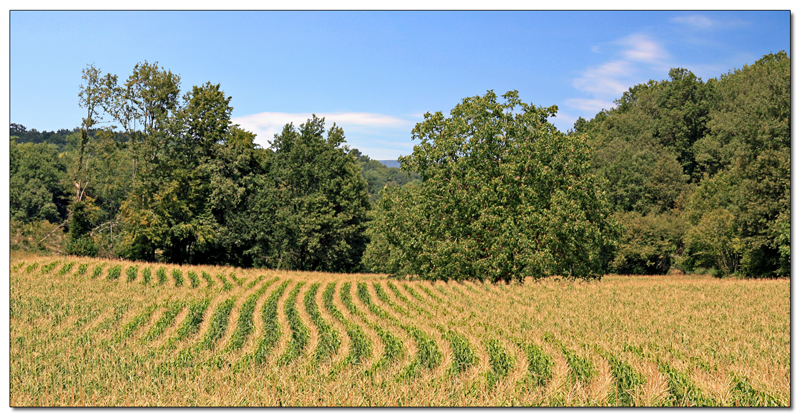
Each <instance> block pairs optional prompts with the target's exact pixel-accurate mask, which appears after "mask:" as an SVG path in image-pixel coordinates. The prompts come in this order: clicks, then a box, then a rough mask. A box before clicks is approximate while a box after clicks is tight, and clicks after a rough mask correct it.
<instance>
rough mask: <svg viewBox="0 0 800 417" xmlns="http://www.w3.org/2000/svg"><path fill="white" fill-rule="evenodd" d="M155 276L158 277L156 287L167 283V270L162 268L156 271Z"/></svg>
mask: <svg viewBox="0 0 800 417" xmlns="http://www.w3.org/2000/svg"><path fill="white" fill-rule="evenodd" d="M156 276H157V277H158V285H164V284H165V283H166V282H167V270H166V269H164V267H163V266H161V267H159V268H158V269H157V270H156Z"/></svg>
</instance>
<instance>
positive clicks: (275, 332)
mask: <svg viewBox="0 0 800 417" xmlns="http://www.w3.org/2000/svg"><path fill="white" fill-rule="evenodd" d="M288 285H289V281H284V282H282V283H281V285H280V286H278V288H276V289H275V290H274V291H273V292H272V293H271V294H270V295H269V298H267V301H266V302H265V303H264V306H263V307H262V308H261V319H262V320H263V321H264V337H263V338H261V340H259V341H258V346H256V351H255V353H254V354H253V355H254V358H255V360H254V362H255V363H256V365H259V364H262V363H264V361H265V360H266V359H267V354H268V353H269V352H270V351H271V350H272V348H273V347H274V346H275V344H276V343H278V339H280V337H281V327H280V325H279V324H278V300H280V298H281V296H282V295H283V292H284V291H285V290H286V287H287V286H288Z"/></svg>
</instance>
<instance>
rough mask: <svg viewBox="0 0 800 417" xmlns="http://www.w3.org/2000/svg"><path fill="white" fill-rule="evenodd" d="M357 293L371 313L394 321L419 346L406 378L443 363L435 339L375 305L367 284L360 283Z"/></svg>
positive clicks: (406, 371)
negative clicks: (421, 369)
mask: <svg viewBox="0 0 800 417" xmlns="http://www.w3.org/2000/svg"><path fill="white" fill-rule="evenodd" d="M357 293H358V297H359V298H360V299H361V302H362V303H364V305H366V306H367V308H369V309H370V311H372V312H373V313H375V315H377V316H378V317H381V318H384V319H386V320H389V321H392V322H393V323H394V324H395V325H397V326H398V327H400V328H402V329H403V330H405V331H406V332H407V333H408V334H409V335H410V336H411V337H412V338H413V339H414V342H415V343H416V344H417V357H416V359H415V361H414V362H412V363H411V364H409V366H408V367H407V368H406V370H405V371H404V373H403V374H404V376H412V375H416V373H417V371H418V370H419V369H420V368H426V369H433V368H435V367H436V366H438V365H439V363H440V362H441V361H442V352H441V351H440V350H439V348H438V347H437V346H436V342H435V341H434V340H433V338H431V337H430V336H428V335H427V334H425V332H423V331H421V330H419V329H417V328H416V327H414V326H409V325H406V324H403V323H402V322H400V321H399V320H397V318H395V317H393V316H391V315H389V314H388V313H386V312H385V311H383V310H382V309H381V308H380V307H378V306H377V305H375V304H374V303H373V302H372V300H371V298H370V296H369V292H368V290H367V284H365V283H363V282H359V283H358V291H357Z"/></svg>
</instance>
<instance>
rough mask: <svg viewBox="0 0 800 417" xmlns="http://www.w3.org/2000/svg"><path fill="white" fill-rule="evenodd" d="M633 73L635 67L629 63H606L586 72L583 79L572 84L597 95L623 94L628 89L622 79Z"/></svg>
mask: <svg viewBox="0 0 800 417" xmlns="http://www.w3.org/2000/svg"><path fill="white" fill-rule="evenodd" d="M632 71H633V67H632V65H631V64H630V63H629V62H626V61H612V62H606V63H604V64H602V65H598V66H596V67H592V68H589V69H587V70H586V71H584V73H583V75H582V76H581V77H579V78H576V79H575V80H574V81H573V82H572V86H573V87H575V88H577V89H578V90H581V91H585V92H588V93H593V94H597V95H609V94H611V95H615V94H622V93H623V92H624V91H626V90H627V89H628V87H627V85H626V84H625V83H624V82H622V81H621V80H620V78H621V77H627V76H629V75H631V72H632Z"/></svg>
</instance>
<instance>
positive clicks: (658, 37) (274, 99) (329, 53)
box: [9, 11, 791, 159]
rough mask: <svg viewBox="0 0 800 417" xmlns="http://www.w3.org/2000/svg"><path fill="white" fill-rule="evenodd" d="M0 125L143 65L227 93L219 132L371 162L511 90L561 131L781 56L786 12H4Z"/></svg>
mask: <svg viewBox="0 0 800 417" xmlns="http://www.w3.org/2000/svg"><path fill="white" fill-rule="evenodd" d="M9 33H10V54H9V56H10V66H9V68H10V77H9V78H10V100H9V103H10V119H11V120H10V122H13V123H20V124H22V125H25V126H26V127H28V128H36V129H38V130H56V129H60V128H73V127H76V126H78V125H79V124H80V122H81V117H82V115H83V112H82V109H80V107H79V106H78V86H79V85H80V84H81V70H82V69H83V68H85V67H86V65H87V64H94V65H95V66H97V67H98V68H100V69H101V70H102V71H103V72H104V73H113V74H117V75H118V76H119V77H120V79H121V80H124V79H125V78H127V77H128V75H129V74H130V72H131V70H132V69H133V66H134V65H135V64H136V63H138V62H142V61H145V60H147V61H149V62H155V61H157V62H158V63H159V64H160V65H161V66H163V67H164V68H166V69H170V70H172V71H173V72H175V73H177V74H179V75H180V76H181V87H182V91H184V92H185V91H187V90H189V89H191V87H192V86H193V85H201V84H203V83H205V82H206V81H211V82H212V83H215V84H216V83H219V84H221V87H222V89H223V90H224V91H225V93H226V94H227V95H229V96H231V97H232V100H231V105H232V106H233V109H234V110H233V121H234V122H235V123H238V124H240V125H241V126H242V127H244V128H245V129H247V130H250V131H253V132H255V133H256V134H257V135H258V137H257V142H259V143H260V144H262V146H268V143H269V142H268V141H269V139H271V138H272V135H273V134H274V133H276V132H278V131H279V130H280V128H281V127H282V126H283V125H284V124H286V123H288V122H294V123H295V124H296V125H297V124H300V123H303V122H304V121H305V120H306V119H307V118H308V117H310V115H311V114H312V113H316V114H317V115H319V116H324V117H326V122H327V125H328V126H330V125H331V124H333V123H334V122H335V123H337V125H340V126H342V127H343V128H344V131H345V135H346V137H347V144H348V145H349V146H351V147H355V148H358V149H359V150H361V151H362V152H363V153H365V154H367V155H369V156H370V157H372V158H375V159H394V158H397V157H398V156H400V155H408V154H410V153H411V151H412V149H413V145H414V144H415V142H414V141H412V139H411V134H410V132H411V129H412V128H413V127H414V124H415V123H417V122H420V121H421V120H422V115H423V114H424V113H425V112H428V111H430V112H433V111H438V110H441V111H443V112H445V113H447V112H449V111H450V109H452V108H453V107H454V106H455V105H456V104H457V103H458V102H459V101H460V100H461V99H463V98H464V97H469V96H475V95H482V94H484V93H485V92H486V91H487V90H494V91H495V92H496V93H498V95H499V94H502V93H505V92H506V91H509V90H518V91H519V94H520V98H521V99H522V100H523V101H525V102H528V103H533V104H535V105H539V106H550V105H553V104H555V105H557V106H558V108H559V112H558V115H557V117H556V118H554V119H553V120H552V121H553V123H554V124H555V125H556V126H557V127H558V128H559V129H560V130H562V131H567V130H568V129H570V128H571V127H572V125H573V123H574V121H575V120H576V119H577V118H578V117H579V116H581V117H584V118H587V119H588V118H591V117H593V116H594V115H595V114H596V113H597V112H598V111H599V110H601V109H602V108H610V107H612V106H613V101H614V99H616V98H618V97H620V95H621V94H622V93H623V92H624V91H625V90H627V89H628V88H629V87H631V86H633V85H635V84H638V83H643V82H647V81H648V80H650V79H655V80H662V79H665V78H667V73H668V71H669V69H670V68H672V67H683V68H687V69H689V70H691V71H692V72H694V73H695V74H696V75H697V76H699V77H701V78H702V79H704V80H707V79H709V78H715V77H718V76H719V75H720V74H723V73H725V72H727V71H728V70H731V69H733V68H741V67H742V66H743V65H744V64H747V63H750V64H751V63H753V62H754V61H755V60H757V59H759V58H761V56H763V55H764V54H767V53H769V52H778V51H780V50H786V51H787V53H790V55H791V52H790V50H789V48H790V12H788V11H778V12H775V11H773V12H766V11H760V12H759V11H751V12H740V11H717V12H705V11H642V12H632V11H627V12H626V11H623V12H611V11H595V12H590V11H583V12H577V11H562V12H552V11H508V12H506V11H460V12H448V11H436V12H432V11H375V12H353V11H337V12H325V11H314V12H312V11H296V12H287V11H261V12H257V11H243V12H233V11H213V12H212V11H195V12H185V11H169V12H167V11H151V12H144V11H105V12H87V11H71V12H69V11H66V12H57V11H12V12H11V13H10V31H9Z"/></svg>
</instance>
